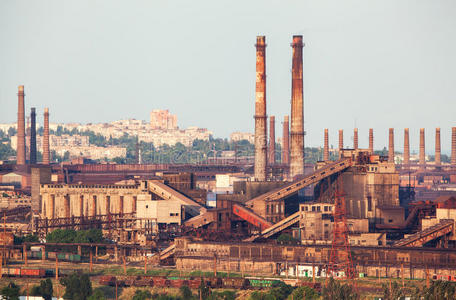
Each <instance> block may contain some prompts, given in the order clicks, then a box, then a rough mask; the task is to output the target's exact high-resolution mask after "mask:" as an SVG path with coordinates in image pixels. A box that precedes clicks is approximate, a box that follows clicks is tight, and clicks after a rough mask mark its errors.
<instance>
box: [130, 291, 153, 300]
mask: <svg viewBox="0 0 456 300" xmlns="http://www.w3.org/2000/svg"><path fill="white" fill-rule="evenodd" d="M151 298H152V294H151V293H150V292H149V291H148V290H136V291H135V295H134V296H133V300H147V299H151Z"/></svg>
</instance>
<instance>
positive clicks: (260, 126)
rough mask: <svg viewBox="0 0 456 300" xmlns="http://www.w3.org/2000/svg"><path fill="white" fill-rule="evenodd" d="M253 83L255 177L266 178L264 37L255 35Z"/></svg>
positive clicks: (258, 178) (261, 179) (257, 178)
mask: <svg viewBox="0 0 456 300" xmlns="http://www.w3.org/2000/svg"><path fill="white" fill-rule="evenodd" d="M255 46H256V84H255V116H254V119H255V165H254V173H255V179H256V180H258V181H265V180H266V169H267V125H266V119H267V116H266V37H264V36H257V43H256V45H255Z"/></svg>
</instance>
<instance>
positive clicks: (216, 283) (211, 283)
mask: <svg viewBox="0 0 456 300" xmlns="http://www.w3.org/2000/svg"><path fill="white" fill-rule="evenodd" d="M204 283H205V284H206V286H208V287H210V288H213V289H216V288H221V287H222V286H223V281H222V278H220V277H206V278H204ZM199 284H201V281H200V282H199ZM199 284H198V286H199Z"/></svg>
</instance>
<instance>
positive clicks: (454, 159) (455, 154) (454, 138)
mask: <svg viewBox="0 0 456 300" xmlns="http://www.w3.org/2000/svg"><path fill="white" fill-rule="evenodd" d="M451 165H452V166H456V127H453V128H451Z"/></svg>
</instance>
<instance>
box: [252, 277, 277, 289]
mask: <svg viewBox="0 0 456 300" xmlns="http://www.w3.org/2000/svg"><path fill="white" fill-rule="evenodd" d="M246 279H247V280H248V281H249V286H250V288H252V289H266V288H270V287H272V286H273V285H274V284H277V283H279V282H281V280H278V279H275V278H255V277H249V278H246Z"/></svg>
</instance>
